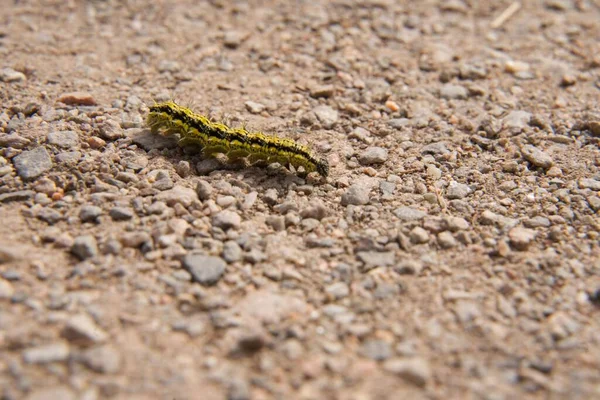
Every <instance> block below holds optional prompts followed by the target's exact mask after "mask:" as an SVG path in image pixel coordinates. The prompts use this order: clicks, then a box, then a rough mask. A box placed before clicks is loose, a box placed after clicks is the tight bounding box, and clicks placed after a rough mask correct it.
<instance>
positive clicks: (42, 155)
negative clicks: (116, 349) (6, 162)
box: [13, 146, 52, 179]
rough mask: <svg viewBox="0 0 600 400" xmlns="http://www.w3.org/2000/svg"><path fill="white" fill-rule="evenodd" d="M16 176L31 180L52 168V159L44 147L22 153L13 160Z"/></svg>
mask: <svg viewBox="0 0 600 400" xmlns="http://www.w3.org/2000/svg"><path fill="white" fill-rule="evenodd" d="M13 162H14V164H15V169H16V170H17V174H19V176H20V177H21V178H23V179H33V178H37V177H38V176H40V175H42V174H43V173H45V172H47V171H49V170H50V169H51V168H52V159H51V158H50V154H48V151H47V150H46V148H44V147H41V146H40V147H36V148H35V149H33V150H29V151H24V152H22V153H21V154H19V155H18V156H16V157H15V158H13Z"/></svg>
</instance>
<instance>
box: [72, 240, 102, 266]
mask: <svg viewBox="0 0 600 400" xmlns="http://www.w3.org/2000/svg"><path fill="white" fill-rule="evenodd" d="M71 253H73V254H74V255H76V256H77V257H78V258H79V259H80V260H85V259H88V258H92V257H95V256H96V255H97V254H98V244H97V243H96V238H95V237H93V236H92V235H82V236H78V237H76V238H75V242H74V243H73V246H72V247H71Z"/></svg>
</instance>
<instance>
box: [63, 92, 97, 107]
mask: <svg viewBox="0 0 600 400" xmlns="http://www.w3.org/2000/svg"><path fill="white" fill-rule="evenodd" d="M57 101H60V102H61V103H64V104H69V105H79V106H94V105H96V99H94V97H93V96H92V95H91V94H89V93H88V92H69V93H63V94H62V95H61V96H60V97H59V98H58V99H57Z"/></svg>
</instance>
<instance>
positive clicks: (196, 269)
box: [182, 253, 226, 286]
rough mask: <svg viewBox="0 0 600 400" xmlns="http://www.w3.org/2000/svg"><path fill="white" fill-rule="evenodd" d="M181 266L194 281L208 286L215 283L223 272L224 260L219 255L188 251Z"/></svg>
mask: <svg viewBox="0 0 600 400" xmlns="http://www.w3.org/2000/svg"><path fill="white" fill-rule="evenodd" d="M182 266H183V268H185V269H186V270H187V271H188V272H189V273H190V274H192V278H193V279H194V281H196V282H198V283H200V284H202V285H205V286H210V285H214V284H216V283H217V282H218V281H219V280H220V279H221V277H222V276H223V274H224V273H225V267H226V264H225V261H223V259H221V258H220V257H214V256H207V255H204V254H195V253H190V254H188V255H186V256H185V257H184V258H183V261H182Z"/></svg>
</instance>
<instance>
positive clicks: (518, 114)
mask: <svg viewBox="0 0 600 400" xmlns="http://www.w3.org/2000/svg"><path fill="white" fill-rule="evenodd" d="M531 116H532V114H531V113H530V112H527V111H520V110H516V111H511V112H510V113H508V115H507V116H506V117H504V119H503V120H502V126H503V127H504V128H505V129H514V130H522V129H523V128H525V127H526V126H527V125H529V121H531Z"/></svg>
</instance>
